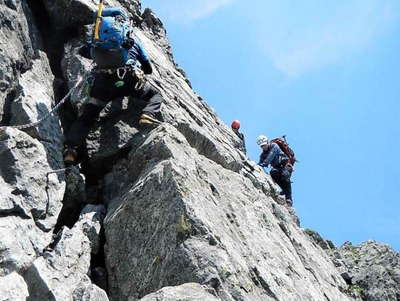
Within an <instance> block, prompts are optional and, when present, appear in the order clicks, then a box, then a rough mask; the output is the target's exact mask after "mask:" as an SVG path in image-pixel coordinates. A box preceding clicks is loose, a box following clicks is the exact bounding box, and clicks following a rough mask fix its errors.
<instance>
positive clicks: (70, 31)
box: [0, 0, 398, 301]
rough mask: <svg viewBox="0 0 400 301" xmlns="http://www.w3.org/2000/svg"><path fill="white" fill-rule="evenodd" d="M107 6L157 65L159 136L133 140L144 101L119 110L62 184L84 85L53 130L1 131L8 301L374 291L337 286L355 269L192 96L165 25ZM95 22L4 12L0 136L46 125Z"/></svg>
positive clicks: (82, 72)
mask: <svg viewBox="0 0 400 301" xmlns="http://www.w3.org/2000/svg"><path fill="white" fill-rule="evenodd" d="M106 3H107V5H122V6H123V7H125V8H126V9H128V11H129V13H130V16H131V17H132V21H133V23H134V24H135V25H136V27H135V38H136V40H138V41H140V42H141V43H142V44H143V46H144V48H145V49H146V50H147V52H148V54H149V56H150V58H151V60H152V63H153V71H154V72H153V74H152V75H150V76H148V77H147V79H148V81H149V82H150V83H151V84H152V85H153V86H154V87H156V88H157V89H158V90H159V91H160V93H161V94H162V95H163V97H164V100H165V103H164V104H163V107H162V111H161V113H160V116H158V117H159V118H160V120H161V121H162V124H161V125H159V126H158V127H157V128H152V129H139V128H138V127H137V119H138V117H139V115H140V112H141V107H142V106H143V103H142V102H141V100H140V99H120V100H116V101H114V102H113V103H111V104H110V105H109V106H108V107H107V108H106V109H105V110H104V111H103V112H102V113H101V116H100V118H99V120H98V122H97V123H96V124H95V125H94V127H93V129H92V131H91V133H90V134H89V136H88V138H87V140H86V145H85V147H83V148H82V149H80V150H79V152H80V156H81V157H82V164H81V165H80V166H75V167H73V168H70V169H68V170H64V169H63V168H64V164H63V162H62V161H63V160H62V149H63V145H62V144H63V140H64V134H65V132H66V131H67V130H68V128H69V126H70V124H71V122H72V121H73V120H74V119H75V118H76V117H77V116H78V115H79V114H80V113H81V112H82V105H83V104H84V102H85V101H86V100H87V95H86V94H85V89H86V88H85V86H86V84H85V83H82V84H81V85H80V86H79V87H78V88H77V90H76V91H74V93H73V94H72V96H71V98H70V102H68V103H66V104H65V105H64V106H63V108H62V110H61V111H60V116H58V115H57V114H55V115H52V116H50V117H49V118H47V119H46V120H44V121H43V122H42V123H40V125H38V126H37V127H32V128H29V129H26V130H23V131H21V130H18V129H16V128H12V127H6V128H4V127H2V128H0V185H1V187H2V189H1V191H0V236H1V240H0V297H1V298H2V300H3V299H4V300H29V301H44V300H57V301H64V300H68V301H69V300H74V301H84V300H85V301H87V300H93V301H94V300H96V301H97V300H100V301H102V300H112V301H127V300H128V301H135V300H146V301H147V300H165V301H167V300H171V301H172V300H193V301H194V300H210V301H211V300H221V301H222V300H223V301H225V300H249V301H250V300H251V301H257V300H274V301H277V300H285V301H290V300H296V301H298V300H307V301H308V300H316V301H320V300H338V301H339V300H340V301H344V300H361V298H360V297H359V296H361V295H362V294H361V293H357V292H355V293H354V292H352V291H351V289H354V283H356V284H357V285H359V286H360V287H362V288H365V289H370V288H371V289H372V290H374V289H375V287H378V284H375V283H373V284H371V285H364V282H363V281H364V280H362V279H364V278H366V277H364V276H362V277H361V276H357V275H358V274H356V273H355V272H354V273H353V272H352V273H350V272H349V271H347V273H348V275H349V279H351V282H349V280H348V279H347V278H345V279H344V278H343V277H342V276H343V271H342V267H344V266H345V267H346V268H347V267H350V266H351V267H356V266H357V264H358V262H357V263H356V262H354V263H352V262H351V261H349V260H348V259H347V257H348V256H347V255H346V254H347V253H343V254H342V255H340V256H339V255H337V256H338V260H339V261H338V262H340V264H341V266H339V269H338V268H337V267H335V265H334V264H333V263H332V260H331V259H330V258H329V256H328V255H327V253H326V252H325V251H324V250H323V249H321V247H322V248H324V249H326V247H324V246H326V245H325V244H324V241H323V240H322V239H321V238H320V237H318V236H316V235H314V234H313V235H310V233H307V231H304V230H303V229H302V228H300V226H299V225H300V222H299V219H298V217H297V216H296V212H295V210H294V209H293V208H291V207H288V206H287V205H286V204H285V201H284V199H283V198H282V197H280V196H279V188H278V187H277V185H275V184H274V183H273V181H272V180H271V178H270V177H269V175H267V174H265V173H264V171H263V170H262V169H261V168H260V167H258V166H256V164H255V163H254V162H253V161H251V160H249V159H248V158H247V157H246V156H245V154H243V152H241V151H240V150H238V149H237V148H236V147H235V145H237V139H238V138H237V136H236V135H235V134H234V133H233V132H231V130H230V128H228V127H227V126H226V125H225V124H224V123H223V122H222V121H221V119H219V118H218V116H217V114H216V113H215V112H214V111H213V109H212V108H210V107H209V106H208V105H207V104H206V102H205V101H204V100H203V99H202V98H201V97H200V96H199V95H197V94H196V93H195V92H194V91H193V90H192V88H191V85H190V81H189V80H188V78H187V77H186V75H185V73H184V71H183V70H182V69H181V68H180V67H179V66H178V65H177V64H176V63H175V62H174V60H173V55H172V51H171V47H170V44H169V42H168V39H167V37H166V30H165V29H164V28H163V25H162V22H161V20H160V19H158V18H157V16H155V14H154V13H153V12H152V11H151V10H150V9H144V10H143V12H142V7H141V3H140V1H138V0H135V1H131V0H129V1H128V0H121V1H116V0H110V1H106ZM95 10H96V1H94V0H57V1H50V0H40V1H39V0H37V1H36V0H35V1H33V0H26V1H22V0H0V26H1V27H0V29H1V30H0V63H1V65H2V69H1V71H0V118H1V125H11V126H13V125H19V124H26V123H31V122H34V121H36V120H38V119H41V118H43V117H45V116H46V115H47V114H48V113H49V112H50V111H51V110H52V108H53V107H54V106H55V105H56V103H57V101H59V100H60V99H61V98H62V97H63V96H64V95H65V94H66V93H67V91H68V90H69V89H71V88H72V87H73V86H75V84H76V82H77V80H79V79H80V78H85V77H86V75H87V73H88V71H89V70H90V69H91V62H90V61H89V60H87V59H84V58H82V57H80V56H79V54H78V49H79V47H80V46H81V45H82V44H83V43H84V42H85V39H86V38H87V35H88V34H90V24H91V22H92V15H93V13H94V12H95ZM87 203H93V205H87ZM99 203H104V206H103V205H102V204H99ZM103 218H104V220H103ZM310 237H311V239H310ZM328 247H329V248H328V249H329V250H331V249H332V246H330V245H329V244H328ZM378 249H379V248H378ZM379 250H381V249H379ZM336 251H337V250H334V252H336ZM338 252H339V251H338ZM379 252H380V251H379ZM375 253H376V252H375ZM375 253H374V254H375ZM389 253H390V252H389ZM362 254H364V252H362ZM385 254H386V253H385ZM365 256H366V258H369V257H370V256H372V255H370V254H369V253H368V252H365ZM374 256H378V255H374ZM374 258H375V257H374ZM395 258H397V257H395V256H394V257H390V258H388V259H387V260H388V262H390V263H391V264H393V265H392V266H391V268H392V270H390V271H391V272H390V273H389V272H387V273H383V272H382V273H381V274H379V275H381V276H382V277H384V276H385V277H386V276H388V275H394V276H393V277H392V280H391V281H392V282H388V285H387V286H380V287H383V288H384V289H387V292H388V294H387V295H378V294H376V296H379V297H381V298H392V296H395V295H394V294H396V293H397V292H396V291H395V290H393V289H389V288H390V284H389V283H393V285H394V284H396V285H397V284H398V281H397V280H396V279H398V277H397V276H396V275H397V274H396V273H395V271H396V268H398V261H395ZM338 262H335V263H336V265H339V264H338ZM381 263H382V264H381ZM374 264H375V265H376V269H377V270H378V269H380V268H383V267H384V268H385V269H386V267H387V262H386V260H385V261H382V262H381V261H377V262H375V263H374ZM380 264H381V265H380ZM387 269H388V268H387ZM354 270H357V271H359V270H360V269H359V268H357V269H354ZM367 273H368V269H365V274H363V275H368V274H367ZM341 274H342V275H341ZM371 275H372V274H371ZM374 275H375V274H374ZM363 277H364V278H363ZM379 279H381V278H379ZM382 279H383V278H382ZM345 280H346V281H347V283H346V281H345ZM378 282H379V283H381V282H382V281H378ZM379 289H380V288H379ZM379 289H378V290H379ZM364 295H366V294H365V293H364ZM377 298H378V297H377ZM370 300H378V299H370ZM381 300H382V299H381ZM387 300H392V299H387ZM393 300H394V299H393Z"/></svg>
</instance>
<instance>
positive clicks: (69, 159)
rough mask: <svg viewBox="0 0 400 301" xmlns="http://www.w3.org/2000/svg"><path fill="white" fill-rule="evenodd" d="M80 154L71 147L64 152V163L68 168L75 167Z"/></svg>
mask: <svg viewBox="0 0 400 301" xmlns="http://www.w3.org/2000/svg"><path fill="white" fill-rule="evenodd" d="M77 156H78V154H77V152H76V150H75V149H74V148H72V147H70V146H68V147H67V148H66V149H65V150H64V163H65V165H67V166H70V165H74V164H75V161H76V158H77Z"/></svg>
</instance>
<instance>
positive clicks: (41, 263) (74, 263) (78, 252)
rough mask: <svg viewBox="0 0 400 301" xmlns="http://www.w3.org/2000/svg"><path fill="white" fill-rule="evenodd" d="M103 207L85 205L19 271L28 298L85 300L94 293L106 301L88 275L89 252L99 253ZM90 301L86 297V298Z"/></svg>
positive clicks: (104, 295) (105, 297) (105, 296)
mask: <svg viewBox="0 0 400 301" xmlns="http://www.w3.org/2000/svg"><path fill="white" fill-rule="evenodd" d="M103 217H104V207H103V206H101V205H100V206H97V207H96V206H92V205H87V206H86V207H85V208H84V209H83V211H82V214H81V216H80V219H79V220H78V222H77V223H76V224H75V225H74V227H73V228H72V229H68V228H66V227H65V228H63V229H62V230H61V231H60V232H59V233H58V235H57V237H56V238H55V239H54V242H53V245H54V246H53V245H51V246H50V247H49V248H48V249H47V250H46V251H45V252H44V254H43V255H42V256H40V257H39V258H37V259H36V260H35V261H34V262H33V264H32V265H31V266H30V267H29V268H28V269H27V270H26V272H25V273H24V274H23V276H24V279H25V281H26V283H27V284H28V288H29V293H30V298H31V299H32V300H43V299H42V298H45V297H47V298H49V300H71V296H73V295H74V299H73V300H82V301H83V300H87V298H86V297H85V296H88V297H90V296H92V295H94V296H98V297H99V298H98V299H93V298H94V297H91V298H92V300H108V298H107V295H106V293H105V292H104V291H103V290H101V289H100V288H98V287H96V286H95V285H93V284H92V283H91V281H90V279H89V277H88V275H89V274H90V272H89V268H90V258H91V254H92V253H93V254H96V253H98V252H99V239H100V235H99V234H100V227H101V222H102V219H103ZM89 300H90V299H89Z"/></svg>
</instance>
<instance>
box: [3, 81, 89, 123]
mask: <svg viewBox="0 0 400 301" xmlns="http://www.w3.org/2000/svg"><path fill="white" fill-rule="evenodd" d="M84 80H86V77H82V76H80V77H79V78H78V81H77V82H76V83H75V85H74V86H73V87H72V88H71V89H70V90H69V91H68V93H67V94H66V95H65V96H64V97H63V98H62V99H61V100H60V102H59V103H58V104H57V105H56V106H55V107H54V108H53V109H52V110H51V111H50V112H48V113H47V114H46V115H45V116H44V117H42V118H41V119H39V120H37V121H35V122H31V123H28V124H21V125H5V126H0V130H4V129H6V128H8V127H10V128H14V129H18V130H23V129H28V128H32V127H35V126H37V125H39V124H41V123H42V122H43V121H45V120H46V119H47V118H49V117H50V116H51V115H52V114H53V113H55V112H57V111H58V109H59V108H60V107H61V106H62V105H63V104H64V103H65V101H66V100H67V99H68V98H69V96H70V95H71V94H72V92H74V91H75V90H76V88H77V87H78V86H79V85H80V84H81V83H82V82H83V81H84Z"/></svg>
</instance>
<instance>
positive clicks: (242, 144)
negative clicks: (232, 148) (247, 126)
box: [231, 120, 246, 154]
mask: <svg viewBox="0 0 400 301" xmlns="http://www.w3.org/2000/svg"><path fill="white" fill-rule="evenodd" d="M231 128H232V131H233V132H234V133H235V134H236V136H238V137H239V139H240V143H239V144H238V145H236V147H237V148H238V149H240V150H241V151H242V152H243V153H245V154H246V142H245V141H244V135H243V133H241V132H239V129H240V122H239V120H234V121H232V124H231Z"/></svg>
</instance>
